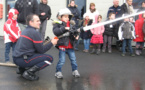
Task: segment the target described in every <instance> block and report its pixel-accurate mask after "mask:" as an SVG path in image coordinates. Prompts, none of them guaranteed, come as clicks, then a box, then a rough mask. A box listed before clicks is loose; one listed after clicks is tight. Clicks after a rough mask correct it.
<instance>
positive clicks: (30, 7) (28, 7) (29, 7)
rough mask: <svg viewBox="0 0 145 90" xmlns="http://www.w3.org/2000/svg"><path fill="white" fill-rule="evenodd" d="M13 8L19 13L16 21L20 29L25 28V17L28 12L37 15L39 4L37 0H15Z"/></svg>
mask: <svg viewBox="0 0 145 90" xmlns="http://www.w3.org/2000/svg"><path fill="white" fill-rule="evenodd" d="M15 9H17V10H18V12H19V15H18V19H17V22H18V24H19V27H20V29H21V31H23V30H24V29H25V28H26V26H27V25H26V18H27V16H28V15H30V14H37V15H39V6H38V2H37V0H17V1H16V4H15Z"/></svg>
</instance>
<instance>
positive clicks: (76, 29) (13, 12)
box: [4, 0, 145, 81]
mask: <svg viewBox="0 0 145 90" xmlns="http://www.w3.org/2000/svg"><path fill="white" fill-rule="evenodd" d="M47 3H48V1H47V0H41V3H40V4H38V2H37V1H36V0H17V2H16V4H15V8H14V9H10V11H9V15H8V20H7V21H6V23H5V24H4V41H5V62H6V63H10V60H9V52H10V48H11V47H12V48H13V61H14V63H15V64H16V65H17V66H18V68H17V69H18V70H17V73H18V74H21V75H22V76H23V77H24V78H25V79H27V80H31V81H34V80H38V79H39V77H38V76H37V75H36V74H35V72H37V71H39V70H41V69H44V68H45V67H47V66H49V65H51V63H52V62H53V57H52V56H51V55H48V54H44V53H45V52H47V51H48V50H49V49H50V48H51V47H52V46H53V45H55V46H56V48H58V49H59V61H58V63H57V66H56V73H55V76H56V78H59V79H60V78H63V74H62V66H63V64H64V63H65V55H66V54H67V55H68V56H69V59H70V61H71V66H72V75H73V76H74V77H76V78H78V77H80V74H79V71H78V65H77V62H76V56H75V50H78V45H79V40H80V38H82V40H83V42H84V50H83V52H85V53H88V52H89V50H90V45H91V46H92V51H91V52H90V53H91V54H94V53H96V54H97V55H98V54H100V53H101V52H104V53H105V52H106V51H108V53H112V39H113V37H115V38H116V39H117V41H116V46H117V48H118V49H119V50H121V51H122V54H121V55H122V56H125V54H126V51H129V52H130V55H131V56H135V54H134V51H133V49H132V40H133V41H135V42H136V48H135V53H136V55H141V54H142V51H143V48H144V42H145V23H144V20H145V13H144V14H141V15H138V16H134V17H129V18H125V19H124V20H120V21H117V22H113V23H109V24H107V25H102V26H99V27H96V28H93V29H90V30H83V27H86V26H89V25H96V24H98V23H101V22H102V18H103V17H102V15H100V13H99V11H98V10H97V9H96V8H95V3H90V8H89V9H88V10H87V11H86V13H84V15H83V20H82V22H81V24H80V25H79V23H80V19H81V15H80V12H79V10H78V8H77V5H76V4H75V1H74V0H71V2H70V4H69V5H68V7H67V8H65V9H61V10H60V11H59V12H58V14H57V16H56V17H57V18H58V20H59V21H54V23H53V34H54V35H55V36H57V37H58V38H54V39H52V40H51V41H46V42H45V32H46V26H47V21H48V20H49V19H50V18H51V8H50V6H49V5H47ZM144 10H145V2H142V6H141V8H140V9H139V10H138V12H140V11H144ZM134 12H135V11H134V9H133V5H132V0H126V3H124V4H123V5H122V6H119V0H113V6H111V7H110V8H109V10H108V13H107V20H106V21H111V20H114V19H115V18H119V17H122V16H128V15H130V14H133V13H134ZM74 23H75V24H74ZM60 37H61V38H60ZM44 42H45V44H44ZM120 48H121V49H120Z"/></svg>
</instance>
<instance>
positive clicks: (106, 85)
mask: <svg viewBox="0 0 145 90" xmlns="http://www.w3.org/2000/svg"><path fill="white" fill-rule="evenodd" d="M79 48H80V49H81V50H80V51H78V52H76V56H77V62H78V66H79V72H80V74H81V78H78V79H75V78H74V77H72V72H71V66H70V61H69V59H68V57H67V59H66V63H65V65H64V67H63V69H62V70H63V71H62V73H63V75H64V79H63V80H59V79H56V78H55V77H54V74H55V66H56V64H57V61H58V50H57V49H55V48H52V49H51V50H50V51H48V52H47V53H48V54H51V55H52V56H53V57H54V63H53V64H52V65H51V66H49V67H47V68H46V69H44V70H42V71H39V72H38V73H37V74H38V75H39V77H40V79H39V81H33V82H32V81H27V80H25V79H23V78H22V77H21V76H20V75H17V74H16V68H14V67H4V66H0V90H145V54H144V56H143V55H142V56H136V57H130V56H126V57H121V56H120V54H121V53H120V52H118V51H116V50H115V49H113V53H112V54H108V53H102V54H101V55H99V56H97V55H91V54H89V53H83V52H82V49H83V46H82V45H80V46H79ZM0 61H1V62H4V44H3V38H2V37H0ZM11 61H12V60H11Z"/></svg>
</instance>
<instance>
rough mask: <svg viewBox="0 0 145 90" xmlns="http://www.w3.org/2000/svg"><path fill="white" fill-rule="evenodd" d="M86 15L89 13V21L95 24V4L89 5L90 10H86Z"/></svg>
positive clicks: (96, 11) (97, 12)
mask: <svg viewBox="0 0 145 90" xmlns="http://www.w3.org/2000/svg"><path fill="white" fill-rule="evenodd" d="M86 13H89V15H90V19H92V20H93V22H95V16H96V15H99V11H98V10H97V9H96V8H95V3H90V8H89V10H87V12H86Z"/></svg>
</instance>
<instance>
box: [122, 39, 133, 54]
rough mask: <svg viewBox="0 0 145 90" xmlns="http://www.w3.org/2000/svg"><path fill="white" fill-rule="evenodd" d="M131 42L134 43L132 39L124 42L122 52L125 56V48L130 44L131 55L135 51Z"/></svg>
mask: <svg viewBox="0 0 145 90" xmlns="http://www.w3.org/2000/svg"><path fill="white" fill-rule="evenodd" d="M131 41H132V39H124V40H123V45H122V52H123V53H124V54H125V53H126V51H125V47H126V46H127V45H126V44H128V48H129V51H130V53H131V54H132V53H133V49H132V46H131Z"/></svg>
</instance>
